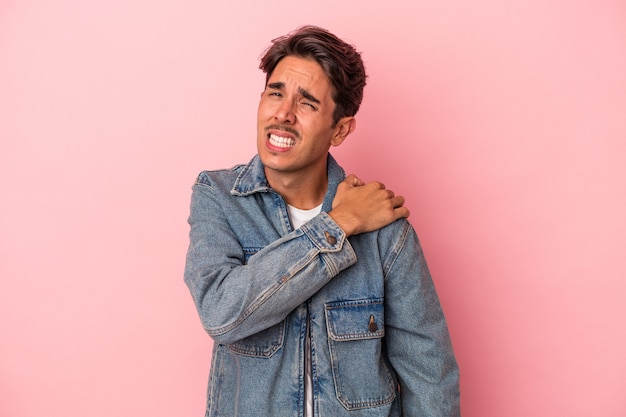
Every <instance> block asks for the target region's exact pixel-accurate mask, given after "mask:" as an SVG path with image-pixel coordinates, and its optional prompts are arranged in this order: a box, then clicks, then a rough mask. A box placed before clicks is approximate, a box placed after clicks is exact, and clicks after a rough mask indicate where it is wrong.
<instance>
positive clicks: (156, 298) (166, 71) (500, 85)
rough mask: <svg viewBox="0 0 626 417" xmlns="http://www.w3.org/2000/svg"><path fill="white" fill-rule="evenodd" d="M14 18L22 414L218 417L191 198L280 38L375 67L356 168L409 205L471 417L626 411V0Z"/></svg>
mask: <svg viewBox="0 0 626 417" xmlns="http://www.w3.org/2000/svg"><path fill="white" fill-rule="evenodd" d="M213 3H214V2H209V1H201V0H180V1H166V0H153V1H150V2H144V1H134V0H109V1H106V2H103V1H102V2H86V1H84V0H60V1H46V0H40V1H36V2H34V1H27V0H4V1H0V138H1V141H0V195H1V198H2V200H1V201H2V204H1V205H0V331H1V336H0V337H1V342H0V417H35V416H41V415H46V416H52V417H83V416H87V415H88V416H91V417H110V416H153V417H159V416H162V417H171V416H200V415H203V412H204V401H205V400H204V395H205V386H206V380H207V375H208V368H209V360H210V358H209V355H210V340H209V338H208V336H206V335H205V334H204V333H203V331H202V329H201V326H200V323H199V320H198V319H197V317H196V313H195V310H194V308H193V306H192V302H191V298H190V296H189V295H188V293H187V289H186V287H185V286H184V284H183V281H182V272H183V265H184V256H185V251H186V246H187V231H188V229H187V224H186V218H187V214H188V204H189V197H190V187H191V184H192V182H193V180H194V178H195V176H196V174H197V173H198V172H199V171H200V170H201V169H205V168H218V167H228V166H231V165H232V164H234V163H236V162H245V161H247V160H248V159H249V158H250V157H251V156H252V154H253V153H254V152H255V144H254V137H255V136H254V135H255V117H256V106H257V99H258V96H259V93H260V92H261V90H262V83H263V76H262V74H261V72H260V71H259V70H257V65H258V58H259V55H260V53H261V52H262V50H263V49H264V48H265V47H266V46H267V44H268V42H269V40H270V39H272V38H274V37H276V36H278V35H282V34H284V33H285V32H287V31H289V30H291V29H293V28H295V27H297V26H300V25H302V24H306V23H314V24H318V25H321V26H325V27H327V28H329V29H331V30H332V31H334V32H336V33H337V34H338V35H340V36H342V37H344V38H346V39H348V40H351V41H352V42H354V43H355V44H356V45H357V46H358V48H359V49H360V50H361V51H363V56H364V59H365V61H366V64H367V67H368V69H369V74H370V78H369V85H368V87H367V89H366V97H365V103H364V105H363V108H362V111H361V112H360V114H359V124H358V129H357V132H356V133H355V135H354V136H352V137H351V138H350V139H349V140H348V142H346V143H345V144H344V145H343V146H342V147H341V148H340V149H339V150H337V152H336V153H335V156H336V157H337V158H338V159H340V160H341V161H342V162H343V164H344V165H345V166H346V167H347V168H348V170H349V171H351V172H355V173H357V174H358V175H360V176H361V177H363V178H364V179H367V180H372V179H379V180H381V181H383V182H384V183H386V184H387V185H388V186H389V187H391V188H393V189H394V190H396V191H397V192H399V193H402V194H404V195H405V196H406V198H407V200H408V206H409V208H410V209H411V211H412V216H411V219H412V222H413V224H414V225H415V227H416V229H417V230H418V233H419V234H420V237H421V240H422V243H423V245H424V248H425V251H426V255H427V257H428V259H429V262H430V266H431V270H432V272H433V275H434V279H435V283H436V285H437V288H438V290H439V293H440V296H441V299H442V303H443V305H444V309H445V312H446V315H447V317H448V320H449V324H450V328H451V334H452V338H453V342H454V345H455V349H456V352H457V354H458V359H459V362H460V367H461V373H462V398H463V404H462V407H463V414H464V416H465V417H529V416H533V417H544V416H545V417H553V416H559V417H560V416H567V417H589V416H593V417H620V416H624V415H626V400H624V398H625V397H624V389H625V387H626V381H625V379H626V377H625V376H624V375H626V359H625V358H626V355H625V352H626V331H625V330H624V318H625V317H626V307H625V305H626V303H624V298H625V295H626V280H624V277H625V276H626V267H625V261H624V258H625V255H626V253H625V248H626V238H625V236H626V219H625V216H624V213H625V212H626V187H625V185H626V184H625V178H626V157H625V155H626V52H625V51H626V5H625V3H624V2H623V1H622V0H613V1H611V0H578V1H576V0H572V1H568V2H564V1H559V0H508V1H494V0H476V1H473V2H468V1H461V0H451V1H445V2H435V1H421V0H417V1H413V2H409V1H407V2H403V1H399V0H397V1H394V0H388V1H385V2H382V3H381V2H378V1H363V0H354V1H341V2H337V1H335V0H319V1H316V2H307V3H302V4H300V3H293V2H281V1H279V2H274V3H267V2H257V1H251V0H250V1H232V2H226V3H230V4H229V5H225V4H224V3H225V2H221V3H220V6H216V5H214V4H213Z"/></svg>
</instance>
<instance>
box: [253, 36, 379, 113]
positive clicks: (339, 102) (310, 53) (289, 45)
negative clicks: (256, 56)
mask: <svg viewBox="0 0 626 417" xmlns="http://www.w3.org/2000/svg"><path fill="white" fill-rule="evenodd" d="M286 56H297V57H301V58H308V59H314V60H315V61H316V62H317V63H318V64H320V66H321V67H322V68H323V69H324V72H325V73H326V76H327V77H328V79H329V80H330V83H331V85H332V87H333V100H334V101H335V111H334V113H333V125H335V124H336V123H337V122H338V121H339V119H341V118H342V117H345V116H354V115H355V114H356V113H357V111H358V110H359V107H360V105H361V101H362V100H363V88H364V87H365V78H366V77H367V76H366V74H365V66H364V65H363V60H362V59H361V54H359V52H357V51H356V49H355V48H354V46H352V45H350V44H348V43H346V42H344V41H342V40H341V39H339V38H338V37H337V36H335V35H333V34H332V33H330V32H329V31H327V30H326V29H322V28H320V27H317V26H303V27H301V28H299V29H297V30H296V31H294V32H291V33H289V34H288V35H285V36H281V37H279V38H276V39H273V40H272V45H271V46H270V47H269V48H267V49H266V50H265V52H264V53H263V56H262V58H261V64H260V65H259V68H260V69H261V70H263V72H264V73H266V74H267V75H266V78H265V82H266V83H267V82H268V80H269V78H270V76H271V75H272V72H273V71H274V68H276V65H278V62H279V61H280V60H281V59H283V58H284V57H286Z"/></svg>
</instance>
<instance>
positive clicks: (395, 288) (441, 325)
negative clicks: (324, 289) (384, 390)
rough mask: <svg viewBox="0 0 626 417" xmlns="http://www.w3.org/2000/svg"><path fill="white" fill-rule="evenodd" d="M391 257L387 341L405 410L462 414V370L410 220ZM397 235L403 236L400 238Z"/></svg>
mask: <svg viewBox="0 0 626 417" xmlns="http://www.w3.org/2000/svg"><path fill="white" fill-rule="evenodd" d="M396 225H398V226H402V229H401V230H399V228H397V227H392V228H387V230H385V231H384V232H381V235H382V236H384V233H388V230H389V229H391V230H392V231H393V233H394V234H395V236H396V237H393V236H391V235H389V234H388V235H387V236H386V237H384V238H386V239H385V240H386V241H388V242H389V241H391V242H393V241H395V244H394V246H393V247H392V248H391V249H392V250H391V251H390V256H389V258H388V259H387V262H385V266H386V269H385V346H386V349H387V354H388V357H389V361H390V363H391V365H392V367H393V368H394V369H395V371H396V373H397V375H398V379H399V382H400V393H401V394H400V395H401V396H402V409H403V411H404V414H403V415H405V416H423V417H458V416H460V404H459V370H458V367H457V363H456V360H455V357H454V352H453V350H452V344H451V342H450V338H449V334H448V329H447V325H446V321H445V318H444V315H443V312H442V310H441V306H440V303H439V299H438V297H437V294H436V292H435V288H434V284H433V282H432V280H431V276H430V273H429V271H428V267H427V265H426V260H425V258H424V254H423V252H422V249H421V246H420V244H419V241H418V238H417V235H416V234H415V231H414V230H413V228H412V227H411V225H410V224H409V223H408V222H398V223H396ZM397 236H400V237H399V238H398V237H397Z"/></svg>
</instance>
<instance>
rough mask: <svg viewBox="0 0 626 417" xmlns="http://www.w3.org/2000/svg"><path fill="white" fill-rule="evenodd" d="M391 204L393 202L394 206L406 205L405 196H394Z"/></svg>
mask: <svg viewBox="0 0 626 417" xmlns="http://www.w3.org/2000/svg"><path fill="white" fill-rule="evenodd" d="M391 204H393V208H399V207H402V206H404V197H402V196H401V195H398V196H395V197H392V198H391Z"/></svg>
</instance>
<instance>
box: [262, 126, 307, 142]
mask: <svg viewBox="0 0 626 417" xmlns="http://www.w3.org/2000/svg"><path fill="white" fill-rule="evenodd" d="M265 131H266V132H267V133H268V135H276V136H281V137H283V138H292V139H299V138H300V134H299V133H298V131H297V130H295V129H293V128H291V127H288V126H268V127H266V128H265Z"/></svg>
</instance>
